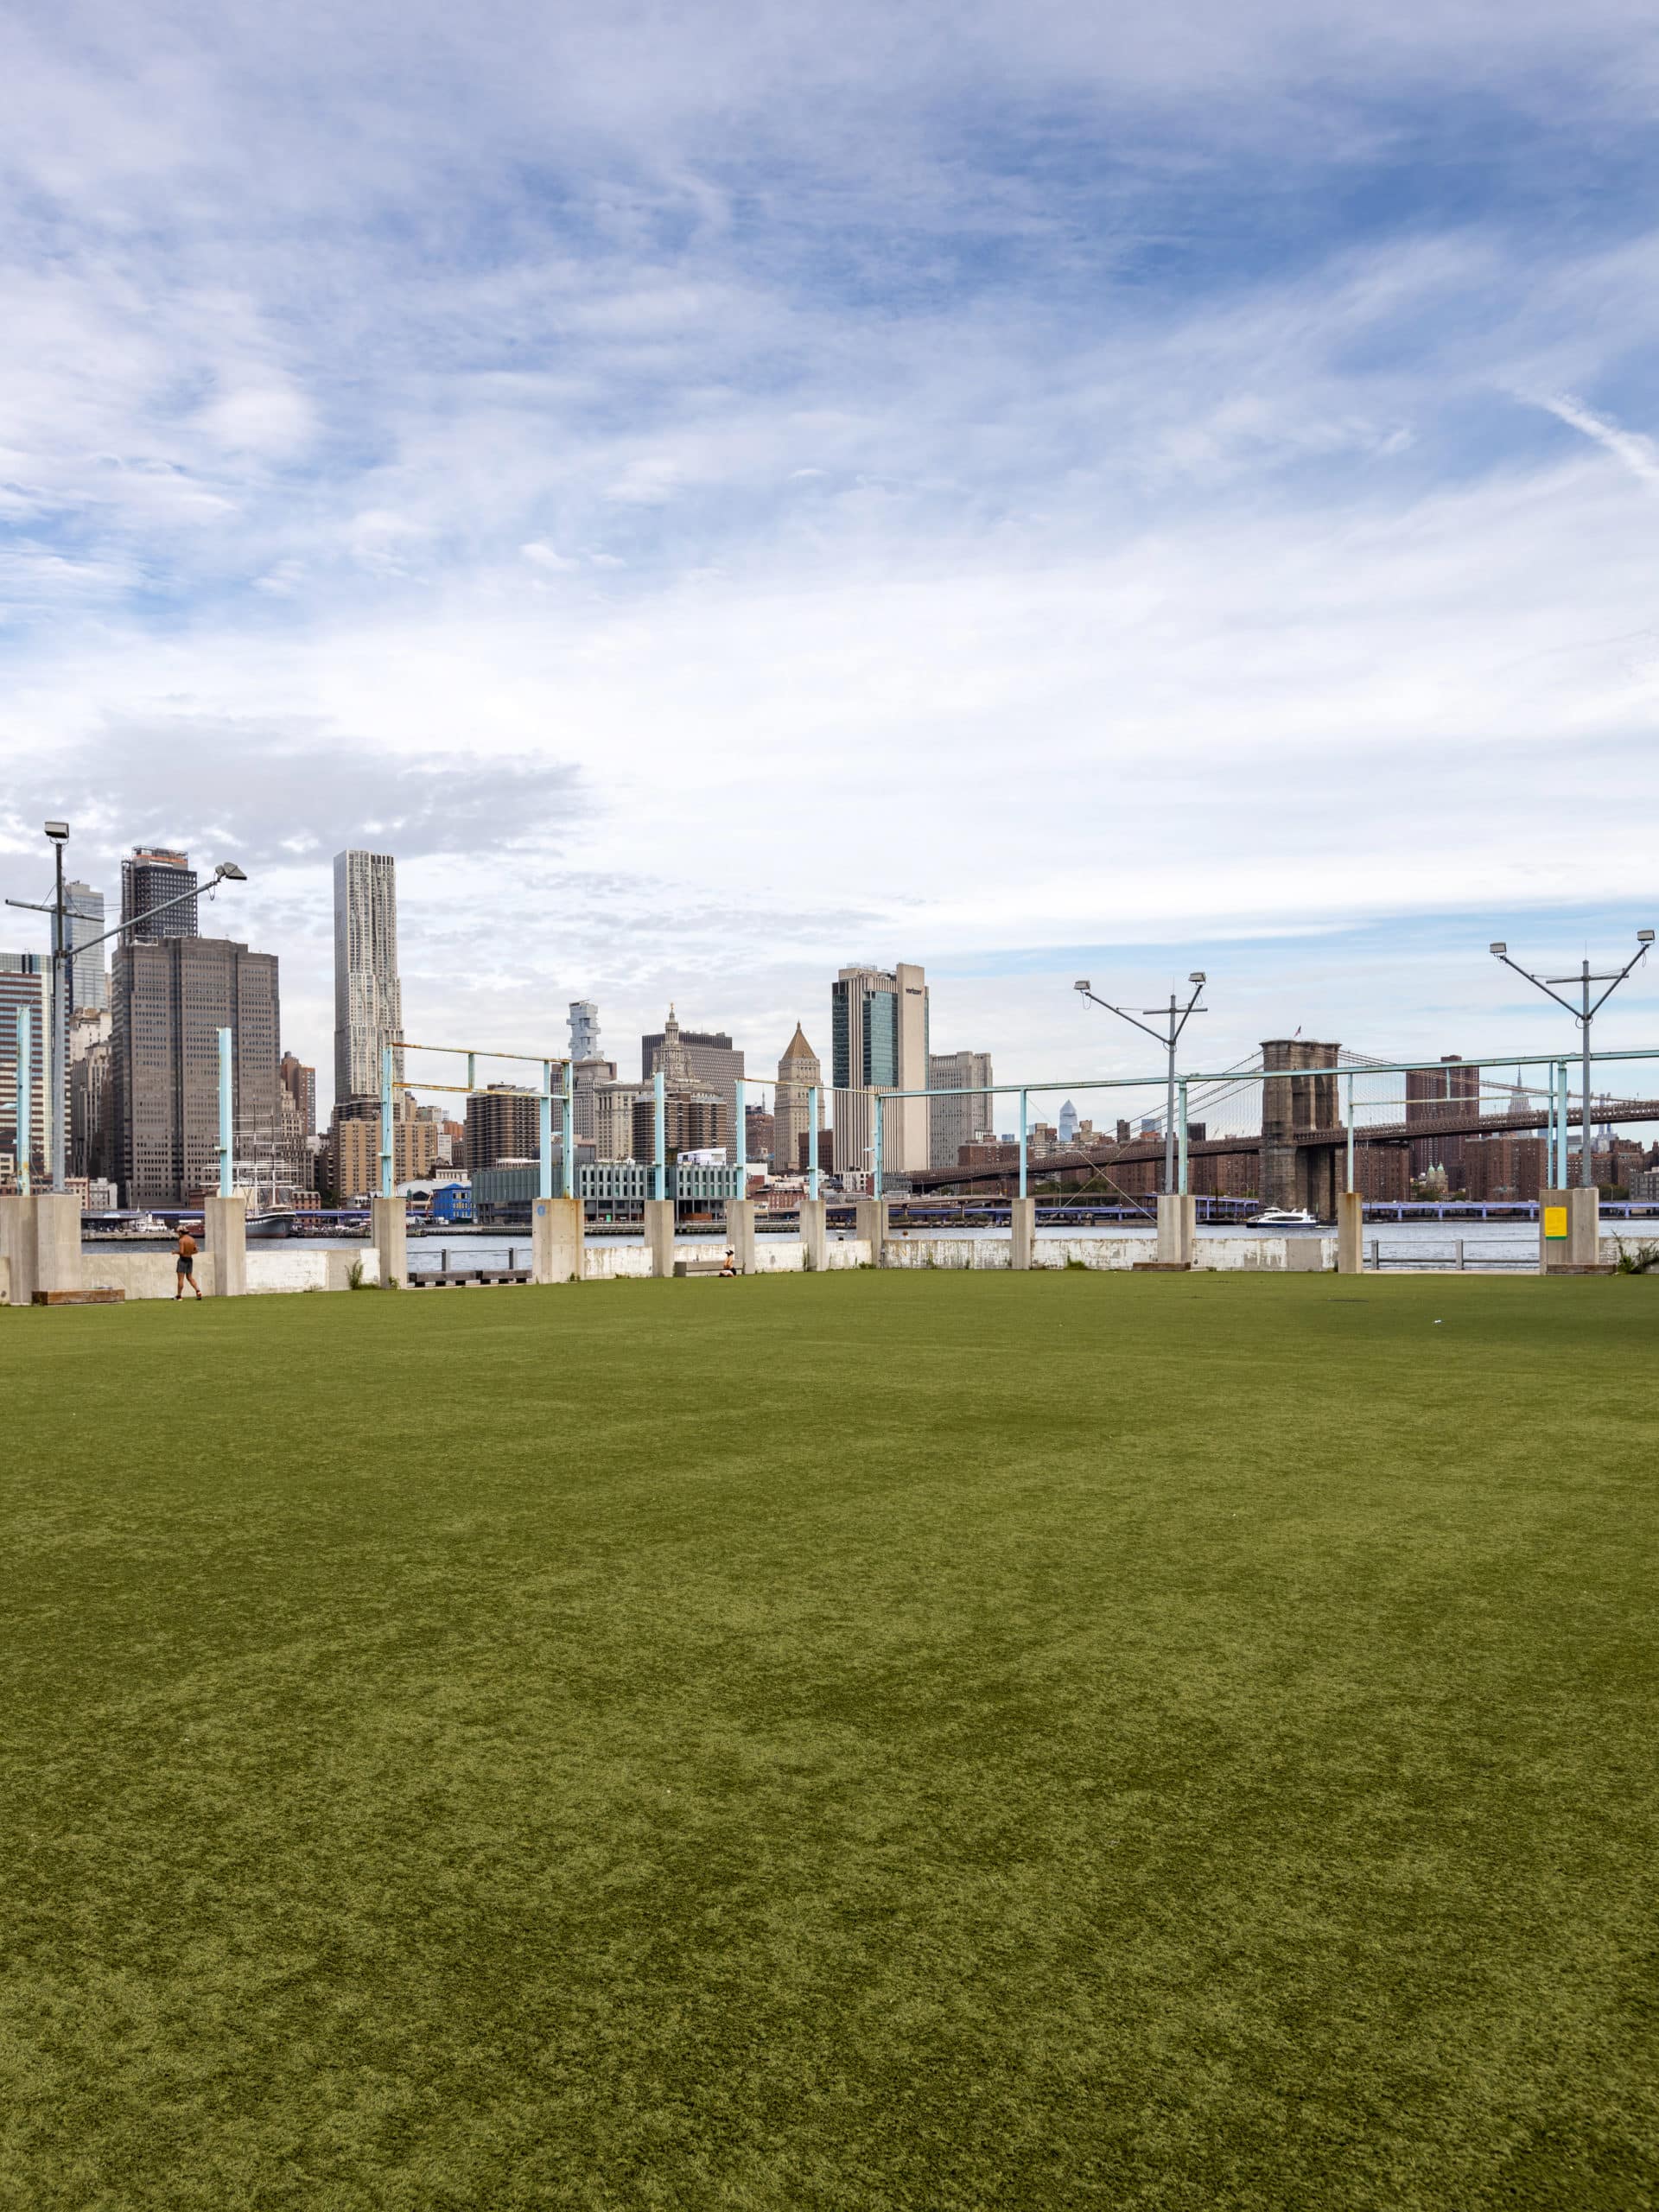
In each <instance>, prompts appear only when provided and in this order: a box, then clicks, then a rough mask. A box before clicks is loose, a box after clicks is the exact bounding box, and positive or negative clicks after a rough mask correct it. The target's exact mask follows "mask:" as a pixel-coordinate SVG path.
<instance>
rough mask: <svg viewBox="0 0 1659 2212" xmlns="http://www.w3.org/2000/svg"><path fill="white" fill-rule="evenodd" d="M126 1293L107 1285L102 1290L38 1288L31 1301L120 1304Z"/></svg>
mask: <svg viewBox="0 0 1659 2212" xmlns="http://www.w3.org/2000/svg"><path fill="white" fill-rule="evenodd" d="M126 1295H127V1294H126V1292H125V1291H124V1290H117V1289H115V1288H114V1287H112V1286H111V1285H105V1287H104V1288H103V1289H101V1290H37V1291H36V1292H35V1296H34V1299H33V1300H32V1301H31V1302H32V1303H33V1304H35V1305H36V1306H120V1305H122V1304H124V1302H125V1300H126Z"/></svg>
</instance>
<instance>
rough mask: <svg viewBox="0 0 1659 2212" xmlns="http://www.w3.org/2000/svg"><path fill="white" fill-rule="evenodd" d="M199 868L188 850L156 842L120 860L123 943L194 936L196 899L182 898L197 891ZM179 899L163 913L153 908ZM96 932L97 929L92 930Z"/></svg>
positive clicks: (157, 942)
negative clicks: (194, 863)
mask: <svg viewBox="0 0 1659 2212" xmlns="http://www.w3.org/2000/svg"><path fill="white" fill-rule="evenodd" d="M195 888H196V871H195V870H194V868H192V867H191V865H190V855H188V853H175V852H173V851H171V850H168V849H163V848H162V847H160V846H153V845H135V846H134V848H133V849H132V852H131V854H130V856H129V858H127V859H126V860H124V861H122V863H121V938H120V942H121V943H122V944H160V943H162V941H163V940H164V939H165V938H174V937H194V936H195V934H196V901H195V899H194V898H191V899H179V894H180V893H181V892H185V891H190V892H194V890H195ZM170 899H179V904H178V905H177V906H168V910H167V912H165V913H164V914H157V913H153V912H151V911H150V910H151V909H152V908H153V907H156V906H162V905H165V904H166V903H167V902H168V900H170ZM90 934H92V935H94V936H95V935H96V934H97V932H96V931H92V932H90Z"/></svg>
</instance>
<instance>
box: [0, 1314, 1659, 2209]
mask: <svg viewBox="0 0 1659 2212" xmlns="http://www.w3.org/2000/svg"><path fill="white" fill-rule="evenodd" d="M1656 1343H1659V1281H1655V1280H1651V1279H1637V1280H1630V1279H1628V1278H1626V1279H1614V1280H1611V1281H1609V1280H1585V1281H1561V1282H1556V1283H1544V1282H1539V1281H1532V1280H1526V1281H1503V1280H1498V1281H1482V1280H1479V1279H1478V1278H1473V1277H1470V1278H1465V1279H1462V1280H1455V1279H1454V1280H1446V1279H1440V1280H1433V1281H1431V1280H1421V1279H1420V1280H1417V1281H1402V1280H1383V1281H1370V1280H1366V1279H1363V1278H1362V1279H1360V1280H1358V1281H1350V1280H1338V1278H1336V1277H1334V1276H1287V1277H1281V1278H1254V1279H1253V1278H1249V1277H1236V1276H1235V1277H1225V1276H1192V1277H1176V1276H1166V1277H1150V1278H1149V1277H1139V1278H1132V1277H1129V1276H1126V1275H1116V1276H1109V1275H1095V1274H1038V1275H1032V1276H1010V1275H1001V1276H999V1275H995V1274H974V1275H963V1274H944V1273H941V1274H911V1273H906V1274H869V1273H864V1274H842V1275H831V1276H817V1277H797V1278H776V1279H772V1280H764V1281H742V1282H735V1283H733V1282H715V1281H702V1282H693V1283H617V1284H604V1285H591V1286H586V1287H582V1288H580V1289H569V1288H566V1289H558V1290H547V1291H530V1290H518V1291H496V1292H467V1293H463V1294H434V1295H416V1294H407V1293H405V1294H397V1295H395V1296H394V1295H387V1294H368V1295H364V1296H359V1297H331V1298H325V1297H298V1298H271V1299H258V1300H241V1301H238V1302H234V1303H227V1304H225V1305H221V1306H214V1305H212V1304H208V1305H204V1306H201V1307H200V1308H197V1307H194V1306H186V1307H184V1308H182V1309H178V1308H175V1309H174V1310H173V1311H170V1312H169V1311H168V1307H167V1306H137V1307H134V1308H131V1309H128V1310H120V1309H105V1310H86V1311H78V1312H59V1313H37V1312H28V1311H25V1312H17V1313H13V1312H10V1311H4V1312H0V1405H3V1420H4V1430H3V1435H4V1445H3V1454H0V1457H3V1468H4V1483H3V1491H4V1502H5V1509H6V1516H7V1527H6V1553H7V1558H8V1560H9V1562H10V1573H9V1581H10V1595H9V1597H8V1599H7V1600H6V1603H5V1605H4V1608H3V1616H0V1621H3V1625H0V1643H3V1656H4V1662H5V1706H4V1724H5V1725H4V1734H3V1769H0V1821H3V1836H4V1845H3V1852H0V1879H3V1885H4V1894H5V1927H4V1930H3V1933H4V1937H5V1942H4V1983H3V1987H4V2010H3V2018H0V2074H3V2078H0V2118H3V2126H4V2128H5V2131H6V2135H5V2149H4V2158H3V2162H0V2203H3V2205H4V2206H5V2207H6V2208H8V2212H10V2209H11V2208H14V2207H15V2208H20V2212H23V2209H26V2212H48V2208H57V2207H67V2206H75V2207H87V2208H97V2212H115V2208H127V2207H146V2208H148V2207H152V2206H153V2207H166V2208H169V2212H172V2208H181V2212H182V2209H184V2208H198V2207H200V2208H213V2212H219V2209H220V2208H242V2207H248V2208H253V2207H258V2208H261V2212H266V2208H275V2207H283V2208H286V2207H290V2206H291V2207H304V2208H307V2212H335V2209H336V2208H340V2209H341V2212H343V2209H344V2208H351V2209H352V2212H358V2208H362V2212H371V2208H373V2212H381V2208H427V2207H454V2208H467V2212H471V2208H475V2207H476V2208H483V2209H484V2212H493V2209H494V2208H505V2207H542V2206H565V2205H571V2206H583V2207H609V2206H636V2205H638V2206H655V2205H660V2206H665V2207H673V2208H681V2207H686V2208H700V2207H705V2206H706V2207H744V2208H755V2212H760V2208H765V2209H766V2212H772V2208H778V2209H779V2212H784V2209H785V2208H788V2209H789V2212H794V2208H831V2207H834V2208H847V2209H848V2212H882V2208H887V2207H898V2206H904V2207H916V2208H925V2209H926V2212H931V2209H932V2208H957V2207H963V2208H965V2207H970V2206H972V2207H980V2206H985V2207H990V2206H997V2207H1001V2206H1007V2207H1023V2206H1041V2207H1049V2206H1052V2207H1057V2208H1062V2207H1064V2208H1070V2207H1078V2206H1087V2207H1095V2206H1099V2207H1111V2208H1118V2207H1140V2206H1146V2207H1157V2208H1160V2212H1164V2209H1165V2208H1168V2209H1169V2212H1188V2208H1191V2212H1208V2208H1211V2207H1250V2208H1261V2212H1283V2208H1287V2207H1295V2208H1301V2207H1306V2208H1308V2212H1338V2209H1339V2208H1349V2207H1367V2208H1373V2207H1374V2208H1377V2209H1378V2212H1383V2209H1384V2208H1387V2212H1396V2208H1417V2207H1422V2208H1433V2212H1473V2208H1479V2207H1485V2206H1503V2207H1506V2208H1508V2207H1560V2208H1562V2212H1569V2208H1570V2212H1585V2208H1599V2207H1606V2208H1610V2212H1612V2209H1613V2208H1617V2212H1632V2208H1640V2207H1643V2206H1648V2205H1652V2204H1654V2203H1655V2202H1659V2152H1656V2145H1659V2106H1656V2087H1655V2083H1656V2069H1655V2058H1656V2048H1655V2045H1656V2033H1655V2029H1656V2007H1659V1958H1656V1944H1655V1913H1654V1899H1653V1885H1654V1880H1655V1875H1656V1850H1655V1843H1656V1834H1659V1764H1656V1742H1655V1738H1656V1731H1655V1688H1656V1682H1655V1675H1656V1667H1655V1657H1656V1643H1659V1637H1656V1621H1655V1583H1656V1565H1659V1560H1656V1543H1655V1529H1656V1513H1655V1498H1656V1490H1659V1464H1656V1461H1659V1454H1656V1449H1655V1445H1656V1424H1655V1417H1654V1415H1655V1373H1656V1360H1655V1353H1656Z"/></svg>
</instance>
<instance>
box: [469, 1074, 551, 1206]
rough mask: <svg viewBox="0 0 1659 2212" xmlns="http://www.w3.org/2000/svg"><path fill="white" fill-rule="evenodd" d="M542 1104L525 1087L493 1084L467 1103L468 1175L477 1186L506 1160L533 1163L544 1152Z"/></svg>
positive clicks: (474, 1093) (478, 1091) (476, 1092)
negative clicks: (542, 1145)
mask: <svg viewBox="0 0 1659 2212" xmlns="http://www.w3.org/2000/svg"><path fill="white" fill-rule="evenodd" d="M541 1119H542V1115H541V1101H540V1099H539V1098H538V1097H537V1094H536V1092H535V1091H533V1090H525V1089H524V1087H523V1085H522V1084H513V1083H493V1084H490V1085H489V1086H488V1088H487V1089H486V1090H474V1091H473V1092H471V1093H470V1094H469V1095H468V1096H467V1173H468V1174H469V1175H470V1176H471V1177H472V1179H473V1180H474V1183H476V1182H477V1180H478V1179H479V1177H480V1174H482V1173H486V1171H487V1170H488V1169H490V1168H492V1167H495V1166H499V1163H500V1162H501V1161H502V1160H534V1159H536V1158H537V1156H538V1155H539V1153H540V1150H541V1141H542V1136H541Z"/></svg>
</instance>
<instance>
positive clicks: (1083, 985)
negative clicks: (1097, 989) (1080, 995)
mask: <svg viewBox="0 0 1659 2212" xmlns="http://www.w3.org/2000/svg"><path fill="white" fill-rule="evenodd" d="M1071 988H1072V989H1073V990H1074V991H1086V990H1087V989H1088V988H1089V978H1088V977H1087V976H1084V978H1083V980H1082V982H1078V983H1073V984H1072V986H1071Z"/></svg>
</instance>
